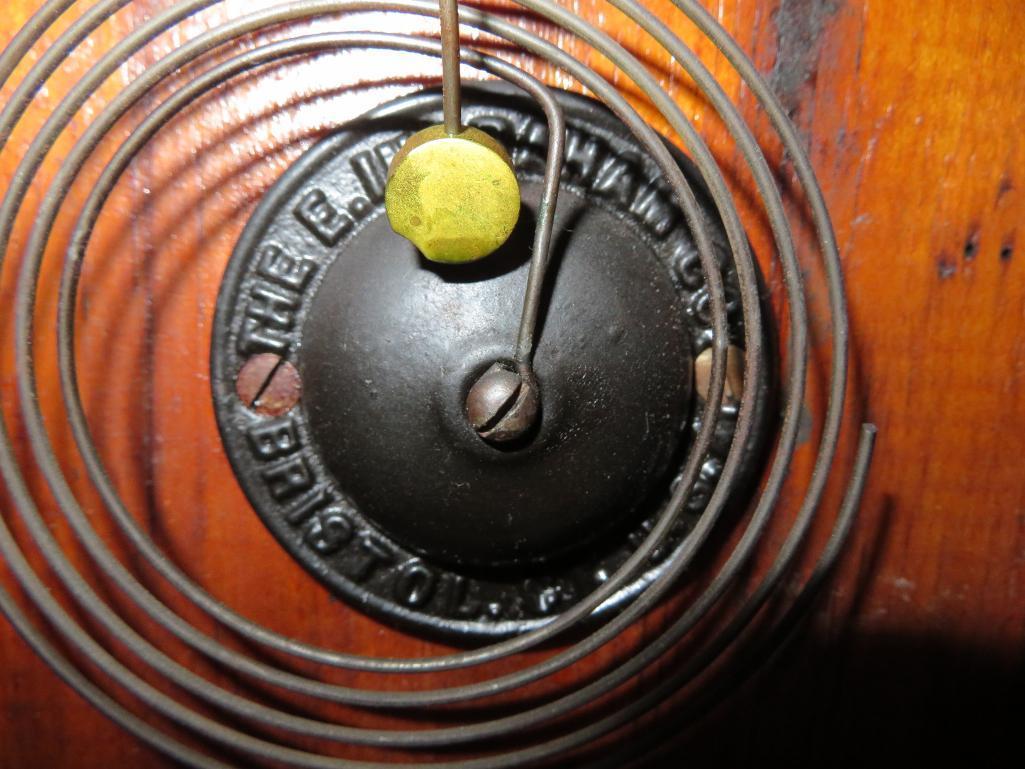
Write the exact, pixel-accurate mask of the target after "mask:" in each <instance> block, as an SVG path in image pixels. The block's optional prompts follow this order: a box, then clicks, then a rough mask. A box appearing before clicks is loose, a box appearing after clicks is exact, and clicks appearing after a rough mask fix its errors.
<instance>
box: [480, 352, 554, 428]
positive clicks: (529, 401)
mask: <svg viewBox="0 0 1025 769" xmlns="http://www.w3.org/2000/svg"><path fill="white" fill-rule="evenodd" d="M539 406H540V402H539V398H538V388H537V382H536V380H535V379H534V377H533V375H531V374H529V372H525V371H517V370H516V369H515V368H514V367H512V366H511V365H508V364H506V363H503V362H501V361H499V362H497V363H495V364H494V365H492V366H491V368H489V369H488V370H487V371H485V372H484V373H483V374H482V375H481V377H480V379H478V380H477V381H476V382H475V383H474V385H473V387H471V388H470V393H469V395H467V396H466V417H467V419H468V420H469V421H470V424H471V425H473V429H474V430H476V431H477V435H479V436H480V437H481V438H483V439H484V440H486V441H492V442H495V443H505V442H507V441H514V440H516V439H517V438H522V437H523V436H524V435H526V434H527V432H528V431H529V430H530V429H531V428H532V427H533V426H534V423H535V422H536V421H537V416H538V411H539Z"/></svg>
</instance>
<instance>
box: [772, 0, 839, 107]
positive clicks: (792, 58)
mask: <svg viewBox="0 0 1025 769" xmlns="http://www.w3.org/2000/svg"><path fill="white" fill-rule="evenodd" d="M842 6H843V2H842V0H780V3H779V7H778V8H777V9H776V11H775V12H774V13H773V14H772V21H773V23H774V24H775V25H776V34H777V37H778V43H777V55H776V63H775V65H773V68H772V74H771V76H770V80H771V83H772V86H773V88H774V89H775V90H776V93H777V94H778V95H779V97H780V99H781V100H782V102H783V105H784V106H785V107H786V108H787V110H788V111H789V112H790V113H791V115H793V114H794V113H795V112H796V111H797V108H798V106H799V104H800V95H801V89H802V88H803V87H804V85H805V84H806V83H808V82H809V81H810V80H812V79H813V78H814V76H815V70H816V68H817V66H818V53H819V48H820V46H821V43H822V33H823V31H824V30H825V28H826V24H827V23H828V22H829V20H830V18H831V17H832V16H834V15H835V14H836V13H837V12H838V11H839V10H840V8H841V7H842Z"/></svg>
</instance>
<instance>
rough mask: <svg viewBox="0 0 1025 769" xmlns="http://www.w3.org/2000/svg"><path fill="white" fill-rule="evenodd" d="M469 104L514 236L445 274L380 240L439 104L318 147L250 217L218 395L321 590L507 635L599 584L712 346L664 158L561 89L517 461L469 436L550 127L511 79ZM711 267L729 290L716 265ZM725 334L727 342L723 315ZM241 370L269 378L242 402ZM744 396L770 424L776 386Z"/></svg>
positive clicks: (223, 317) (416, 619)
mask: <svg viewBox="0 0 1025 769" xmlns="http://www.w3.org/2000/svg"><path fill="white" fill-rule="evenodd" d="M464 98H465V104H464V120H465V121H466V122H467V123H468V124H469V125H474V126H477V127H480V128H483V129H485V130H487V131H488V132H490V133H491V134H492V135H493V136H495V137H496V138H498V139H499V140H500V141H502V142H503V143H504V144H505V146H506V147H507V148H508V149H509V151H510V154H511V156H512V158H513V161H514V163H515V165H516V169H517V175H518V177H519V178H520V180H521V184H522V189H523V214H522V217H521V221H520V225H519V227H518V229H517V230H516V232H515V233H514V234H513V236H512V238H511V239H510V240H509V242H508V243H506V245H505V246H503V247H502V249H501V250H500V251H499V252H498V253H496V254H494V255H492V256H490V257H488V258H487V259H485V260H483V261H481V262H479V263H475V264H473V265H457V266H444V265H437V264H433V263H430V262H427V261H426V260H425V259H423V257H422V256H420V254H419V253H417V251H416V250H415V248H414V247H413V246H412V245H411V244H410V243H409V242H408V241H406V240H405V239H403V238H401V237H400V236H398V235H395V234H394V233H393V232H392V230H391V228H390V227H389V225H388V221H387V217H386V216H385V215H384V208H383V192H384V184H385V180H386V173H387V168H388V163H389V161H390V159H391V157H392V156H393V155H394V154H395V152H396V151H397V150H398V149H399V148H400V147H401V145H402V143H403V141H404V140H405V138H406V137H408V136H409V135H411V134H412V133H414V132H415V131H417V130H419V129H421V128H423V127H425V126H427V125H431V124H435V123H439V122H441V118H442V116H441V99H440V94H439V93H436V92H426V93H423V94H419V95H417V96H413V97H406V98H403V99H399V100H397V101H395V102H392V103H390V104H388V105H386V106H384V107H382V108H379V109H377V110H375V111H374V112H372V113H370V114H369V115H367V116H366V117H364V118H362V119H360V120H359V121H357V122H355V123H353V124H351V125H349V126H347V127H346V128H345V129H344V130H342V131H340V132H338V133H336V134H335V135H333V136H331V137H329V138H327V139H325V140H324V141H322V142H320V143H319V144H318V145H317V146H316V147H314V148H313V149H312V150H310V151H309V152H308V153H307V154H306V155H305V156H304V157H303V158H302V159H301V160H300V161H299V162H298V163H297V164H296V165H295V166H294V167H293V168H292V169H290V170H289V171H288V172H287V173H286V174H285V176H284V177H283V178H282V179H281V180H280V181H279V182H278V183H277V184H276V185H275V186H274V188H273V189H272V190H271V191H270V192H269V193H268V194H267V196H266V198H265V200H264V201H263V202H262V203H261V205H260V206H259V208H258V210H257V211H256V213H255V214H254V215H253V218H252V220H251V221H250V222H249V224H248V226H247V228H246V230H245V232H244V234H243V236H242V238H241V240H240V241H239V244H238V246H237V247H236V249H235V252H234V254H233V256H232V259H231V262H230V264H229V267H228V270H227V273H226V275H225V277H224V282H223V286H222V289H221V293H220V297H219V300H218V307H217V319H216V325H215V332H214V339H213V348H212V367H213V387H214V399H215V405H216V412H217V418H218V422H219V426H220V429H221V434H222V437H223V440H224V444H225V446H226V448H227V452H228V455H229V457H230V459H231V462H232V465H233V467H234V469H235V472H236V474H237V476H238V478H239V481H240V483H241V484H242V487H243V488H244V489H245V491H246V494H247V495H248V497H249V499H250V500H251V502H252V504H253V506H254V508H255V509H256V511H257V513H258V514H259V515H260V516H261V518H262V519H263V521H264V523H265V524H266V525H267V526H268V527H269V528H270V530H271V531H272V532H273V533H274V535H275V537H277V539H278V540H279V541H280V542H281V543H282V544H283V545H284V547H285V548H286V549H287V550H288V551H289V553H291V554H292V556H293V557H295V558H296V559H298V560H299V561H300V562H301V563H302V564H303V565H304V566H305V567H306V568H307V569H309V570H310V571H311V572H312V573H313V574H314V575H315V576H316V577H317V578H318V579H320V580H321V581H322V582H324V583H325V584H326V585H328V587H330V588H331V589H332V590H334V591H335V592H337V593H338V594H340V595H342V596H344V597H346V598H348V599H350V600H351V601H353V602H354V603H355V604H356V605H357V606H359V607H361V608H362V607H365V608H366V609H367V610H368V611H371V612H373V613H375V614H377V615H379V616H382V617H383V618H385V619H392V620H397V621H399V622H401V623H403V624H404V625H406V626H407V627H410V626H412V627H414V628H419V629H423V630H428V631H433V632H435V633H442V634H448V635H451V634H459V635H467V634H471V635H482V636H483V635H505V634H510V633H516V632H522V631H523V630H527V629H530V628H531V627H534V626H536V625H537V623H538V622H540V621H542V620H543V619H544V618H545V617H547V616H550V615H552V614H556V613H558V612H560V611H563V610H565V609H566V608H567V607H568V606H570V605H571V604H572V603H573V602H574V601H575V600H576V599H577V598H579V597H581V596H583V595H586V594H587V593H589V592H591V591H592V590H593V589H594V588H595V587H596V586H597V585H598V584H599V583H600V582H601V581H602V580H604V579H607V578H608V576H609V575H610V574H611V573H612V572H613V571H615V569H616V568H617V567H618V566H619V565H620V564H621V563H622V562H623V561H624V560H625V559H626V558H627V557H628V556H629V554H630V553H631V552H632V550H633V549H634V547H636V545H637V543H639V542H640V541H641V539H643V537H644V535H645V533H646V532H647V531H648V530H650V527H651V525H652V523H653V521H654V519H655V517H656V516H657V513H658V511H659V509H660V506H661V504H662V503H664V501H665V500H666V499H667V498H668V495H669V489H670V486H671V483H672V481H673V473H674V472H675V471H676V468H678V466H679V460H680V457H681V456H682V454H683V452H684V451H685V449H686V447H687V444H688V442H689V440H690V439H691V437H692V435H693V432H694V430H695V426H694V425H693V424H692V421H693V420H694V418H695V413H696V398H695V397H694V394H693V392H692V382H693V371H692V368H693V365H692V362H693V360H694V358H695V357H696V356H697V354H698V353H699V352H700V351H701V350H702V349H704V348H705V347H707V346H708V344H709V342H710V338H711V330H710V328H709V326H708V323H707V318H706V304H707V289H706V287H705V285H704V281H703V279H702V276H701V271H700V268H699V266H698V264H697V254H696V251H695V248H694V245H693V242H692V240H691V237H690V235H689V233H688V230H687V227H686V225H685V224H684V222H683V221H682V218H681V216H680V214H679V213H678V211H677V209H676V207H675V206H674V205H673V203H672V199H671V196H670V193H669V191H668V188H667V186H666V185H665V184H664V183H663V182H662V181H661V177H660V174H659V172H658V170H657V168H656V166H655V165H654V163H653V162H652V161H651V160H650V159H649V158H647V157H646V156H645V155H644V153H643V152H642V151H641V150H640V148H639V147H638V145H637V143H636V142H635V141H634V140H633V138H632V137H631V136H630V135H629V133H628V132H627V131H626V129H625V128H623V127H622V125H621V124H620V123H619V122H618V121H617V120H615V119H614V118H613V117H612V116H611V115H610V114H609V113H608V112H607V111H606V110H605V108H604V107H603V106H601V105H600V104H598V103H597V102H594V101H591V100H589V99H586V98H583V97H580V96H576V95H572V94H569V93H560V94H559V98H560V100H561V101H562V103H563V105H564V107H565V110H566V115H567V122H568V126H569V133H568V137H567V138H568V146H567V155H566V167H565V171H564V174H563V178H562V188H561V191H560V196H559V201H558V206H557V214H556V226H555V233H556V238H555V245H554V251H553V261H552V266H551V268H550V272H549V276H548V286H547V294H546V299H545V307H544V309H543V312H542V317H541V323H540V330H539V338H538V345H537V351H536V355H535V360H534V370H535V373H536V375H537V378H538V382H539V385H540V392H541V417H540V422H539V424H538V426H537V428H536V430H534V431H533V432H532V433H531V434H530V435H528V436H527V437H526V438H524V439H523V440H520V441H518V442H517V443H515V444H513V445H510V446H501V445H496V444H492V443H488V442H486V441H483V440H481V438H480V437H479V436H478V435H477V433H476V432H475V431H474V429H473V427H472V426H471V425H470V423H469V421H468V419H467V416H466V412H465V402H466V395H467V392H468V391H469V389H470V387H471V386H472V385H473V383H474V382H475V381H476V380H477V378H478V377H479V376H480V375H481V373H482V372H484V371H485V370H486V369H487V368H488V367H489V366H491V365H492V364H493V363H494V362H495V361H498V360H506V359H508V358H509V356H510V354H511V352H512V349H513V344H514V341H515V333H516V328H517V325H518V321H519V314H520V311H521V307H522V301H523V292H524V287H525V283H526V271H527V267H528V262H529V259H530V255H531V238H532V234H533V229H534V218H533V214H534V212H535V211H536V207H537V203H538V200H539V197H540V180H541V176H542V175H543V172H544V162H545V154H546V150H547V127H546V123H545V121H544V118H543V116H542V114H541V113H540V111H539V110H538V108H537V106H536V105H535V104H534V103H533V102H532V101H531V100H529V99H528V98H526V97H525V96H521V95H519V94H518V93H516V92H514V91H513V90H512V89H508V88H505V87H502V86H492V85H488V86H486V87H478V88H468V89H466V92H465V94H464ZM679 161H680V164H681V167H682V168H683V169H684V171H685V172H686V173H687V174H688V175H689V176H690V177H691V178H692V179H696V174H695V173H694V172H693V170H692V168H691V166H690V164H689V162H688V161H687V160H686V159H685V158H683V157H682V156H679ZM695 186H698V187H700V185H699V184H698V183H697V182H696V181H695ZM706 208H708V212H709V213H708V216H709V220H710V221H712V222H715V221H716V220H715V217H714V215H713V213H712V211H711V208H710V207H708V206H707V205H706ZM713 232H714V234H715V239H716V242H717V246H718V247H719V248H720V249H721V253H722V254H723V255H725V254H727V253H728V249H727V247H726V242H725V236H724V235H723V233H722V231H721V228H719V227H713ZM724 258H725V257H724ZM723 273H724V278H725V281H726V284H727V286H728V287H729V289H730V291H728V294H729V295H732V296H735V295H736V292H735V290H734V287H735V285H736V278H735V275H734V273H733V269H732V265H731V264H729V263H728V261H727V262H724V264H723ZM730 320H731V334H732V335H733V336H734V337H735V339H736V340H737V341H739V340H740V339H741V338H742V335H743V329H742V327H741V321H740V319H739V314H738V313H734V314H731V319H730ZM253 361H255V362H256V363H255V364H254V363H253ZM267 361H270V364H269V365H268V364H267ZM247 365H248V366H249V368H248V369H247ZM283 366H284V367H287V369H288V371H289V372H291V375H292V377H293V378H294V377H295V374H296V372H297V374H298V379H299V380H300V381H301V397H298V396H299V392H300V386H299V384H298V382H293V383H292V388H293V391H294V392H293V398H292V401H295V398H296V397H298V401H297V402H295V404H294V406H293V405H292V401H289V400H288V399H287V397H286V398H285V400H284V401H281V398H280V397H279V398H278V400H277V401H274V403H277V404H278V405H279V406H280V407H277V408H261V402H260V397H261V396H262V395H264V394H265V393H267V392H269V390H273V389H274V388H277V387H278V386H279V383H277V382H276V381H275V376H277V375H280V373H281V371H282V367H283ZM253 371H257V372H259V371H264V372H265V376H266V379H267V381H266V382H265V383H263V384H260V383H259V382H257V386H256V387H255V388H254V387H253V386H252V384H253V383H252V382H249V383H248V385H247V386H243V385H242V384H241V383H240V381H239V378H240V376H243V377H245V378H252V376H253V373H252V372H253ZM275 372H276V373H275ZM257 376H260V375H259V374H257ZM279 378H280V377H279ZM756 386H757V392H758V394H759V402H760V403H761V406H760V410H761V411H762V412H763V416H764V412H765V408H764V404H765V402H766V398H765V394H766V392H767V383H766V382H760V383H756ZM272 394H273V393H272ZM277 395H279V396H280V393H278V394H277ZM286 396H287V393H286ZM268 398H269V396H268ZM271 400H273V399H270V398H269V400H268V402H270V401H271ZM282 404H283V405H282ZM290 406H291V408H289V407H290ZM724 410H725V413H724V417H725V419H724V421H723V425H724V427H723V429H722V430H720V433H721V435H719V436H718V437H717V440H716V444H715V446H714V451H713V455H712V456H710V457H709V458H708V461H707V462H706V464H705V467H704V470H703V473H702V478H701V481H699V484H704V485H705V486H707V488H705V489H698V490H697V491H698V493H696V494H694V495H693V500H692V503H691V505H690V508H689V509H688V511H687V514H686V515H685V516H683V517H682V518H681V519H680V521H679V524H678V525H677V527H676V529H675V530H674V531H673V534H672V537H671V539H670V541H669V542H668V543H667V546H666V547H663V548H660V551H659V552H658V553H656V554H654V556H653V562H652V564H651V569H650V570H649V571H647V572H646V573H644V574H641V575H640V576H638V577H637V578H636V579H635V580H634V582H633V583H632V584H631V585H629V586H628V587H627V588H625V589H624V590H622V591H620V592H619V593H618V594H617V595H615V596H614V597H613V598H612V599H610V600H609V601H608V602H607V603H606V604H605V605H603V606H602V607H601V608H600V609H599V611H607V610H609V609H612V608H614V607H616V606H619V605H622V604H623V602H624V601H628V600H630V598H631V597H632V596H633V595H635V594H636V593H637V592H638V591H639V590H640V589H642V588H643V587H644V585H646V584H647V583H648V582H650V580H651V579H653V578H654V576H655V575H656V574H657V573H658V569H659V563H661V562H662V561H663V560H664V559H665V558H666V557H667V556H668V555H669V554H670V553H671V552H672V550H673V549H675V548H676V547H678V546H679V545H680V543H681V542H682V540H683V538H684V537H685V536H686V534H687V532H688V531H689V530H690V528H691V527H692V526H693V522H694V520H696V517H697V516H698V515H700V513H701V509H702V507H703V504H704V501H705V500H706V499H707V493H703V492H707V491H708V489H709V488H711V487H712V486H714V483H715V479H716V477H717V474H718V471H719V468H720V467H721V463H722V461H723V458H724V457H725V454H726V451H727V450H728V448H729V440H730V434H731V425H732V424H733V422H732V419H733V418H734V416H735V414H734V413H733V412H734V409H733V407H731V406H725V407H724ZM760 421H761V422H763V423H764V419H762V420H760ZM759 432H761V433H764V430H762V431H756V433H759ZM758 440H760V436H759V435H756V441H758ZM753 447H754V444H752V452H751V453H750V455H751V457H753V456H754V451H753ZM752 464H753V462H752Z"/></svg>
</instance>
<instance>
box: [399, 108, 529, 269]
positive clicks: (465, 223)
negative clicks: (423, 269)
mask: <svg viewBox="0 0 1025 769" xmlns="http://www.w3.org/2000/svg"><path fill="white" fill-rule="evenodd" d="M384 205H385V210H386V211H387V213H388V221H389V222H391V226H392V229H393V230H395V232H397V233H398V234H399V235H402V236H403V237H405V238H407V239H409V240H410V241H412V243H413V245H415V246H416V247H417V248H418V249H420V252H421V253H422V254H423V255H424V256H425V257H427V258H428V259H430V260H432V261H435V262H447V263H461V262H472V261H475V260H477V259H481V258H483V257H485V256H487V255H488V254H490V253H492V252H493V251H495V249H497V248H498V247H499V246H501V245H502V244H503V243H505V241H506V240H507V239H508V238H509V235H510V234H512V231H513V228H514V227H515V226H516V222H517V220H518V219H519V216H520V186H519V183H518V182H517V181H516V174H515V173H514V171H513V165H512V161H511V160H510V159H509V155H508V153H507V152H506V151H505V149H504V148H503V147H502V145H501V144H499V143H498V142H497V141H495V140H494V139H493V138H491V137H490V136H489V135H488V134H486V133H484V132H483V131H481V130H479V129H477V128H464V129H463V130H462V131H461V132H460V133H458V134H455V135H452V134H449V133H447V132H446V131H445V127H444V126H440V125H439V126H432V127H430V128H425V129H424V130H422V131H419V132H418V133H415V134H413V136H411V137H410V138H409V140H408V141H407V142H406V143H405V144H404V145H403V147H402V149H401V150H399V152H398V154H396V155H395V157H394V158H393V159H392V162H391V166H390V167H389V169H388V184H387V186H386V187H385V192H384Z"/></svg>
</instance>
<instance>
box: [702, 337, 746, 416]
mask: <svg viewBox="0 0 1025 769" xmlns="http://www.w3.org/2000/svg"><path fill="white" fill-rule="evenodd" d="M694 384H695V386H696V389H697V391H698V396H699V397H701V398H702V399H707V398H708V391H709V390H710V389H711V388H712V348H711V347H709V348H707V349H706V350H703V351H702V352H701V354H700V355H698V357H697V359H696V360H695V361H694ZM743 395H744V351H743V350H741V349H740V348H739V347H736V346H735V345H732V344H731V345H730V346H729V347H728V348H727V349H726V387H725V388H724V392H723V400H724V401H725V402H726V403H737V402H739V401H740V399H741V398H742V397H743Z"/></svg>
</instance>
